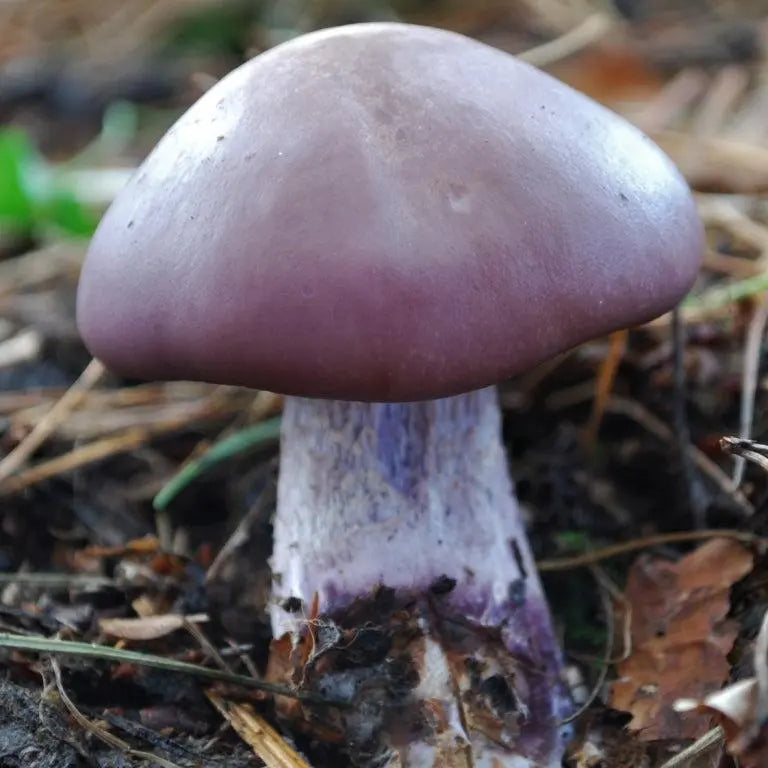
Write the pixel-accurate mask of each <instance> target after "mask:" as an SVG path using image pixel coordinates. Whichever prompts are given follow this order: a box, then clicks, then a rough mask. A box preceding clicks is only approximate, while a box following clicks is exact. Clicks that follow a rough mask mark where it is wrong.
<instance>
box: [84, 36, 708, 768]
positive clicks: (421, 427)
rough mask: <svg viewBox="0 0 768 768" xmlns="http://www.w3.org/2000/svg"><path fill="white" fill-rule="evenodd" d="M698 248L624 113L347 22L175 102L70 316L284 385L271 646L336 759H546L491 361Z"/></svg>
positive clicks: (186, 362)
mask: <svg viewBox="0 0 768 768" xmlns="http://www.w3.org/2000/svg"><path fill="white" fill-rule="evenodd" d="M701 251H702V231H701V225H700V222H699V220H698V218H697V215H696V211H695V207H694V204H693V201H692V199H691V196H690V193H689V190H688V188H687V186H686V184H685V183H684V181H683V180H682V178H681V177H680V176H679V174H678V173H677V172H676V170H675V169H674V167H673V166H672V164H671V162H670V161H669V160H668V159H667V158H666V157H665V156H664V155H663V154H662V152H661V151H660V150H659V149H658V148H657V147H656V146H655V145H654V144H653V143H652V142H651V141H650V140H649V139H648V138H646V137H645V136H644V135H643V134H641V133H640V132H639V131H638V130H636V129H635V128H634V127H632V126H631V125H629V124H628V123H627V122H625V121H624V120H622V119H620V118H619V117H617V116H615V115H614V114H612V113H610V112H609V111H607V110H606V109H604V108H603V107H601V106H599V105H597V104H595V103H594V102H592V101H590V100H588V99H587V98H585V97H584V96H582V95H580V94H578V93H576V92H575V91H573V90H572V89H570V88H568V87H567V86H565V85H563V84H561V83H559V82H557V81H556V80H554V79H553V78H551V77H549V76H548V75H546V74H543V73H541V72H539V71H537V70H535V69H533V68H532V67H530V66H528V65H526V64H524V63H522V62H520V61H518V60H517V59H515V58H514V57H512V56H510V55H508V54H506V53H503V52H501V51H499V50H495V49H493V48H491V47H488V46H486V45H483V44H481V43H479V42H476V41H473V40H470V39H468V38H465V37H463V36H461V35H458V34H454V33H451V32H447V31H442V30H437V29H429V28H424V27H418V26H411V25H405V24H398V23H376V24H361V25H351V26H347V27H340V28H335V29H326V30H323V31H319V32H314V33H311V34H308V35H304V36H302V37H299V38H297V39H294V40H291V41H289V42H287V43H285V44H282V45H280V46H278V47H276V48H273V49H272V50H269V51H267V52H266V53H263V54H261V55H260V56H257V57H256V58H255V59H253V60H251V61H249V62H248V63H246V64H244V65H243V66H241V67H239V68H238V69H236V70H235V71H234V72H232V73H231V74H229V75H228V76H227V77H225V78H224V79H223V80H222V81H221V82H219V83H218V84H216V85H215V86H214V87H212V88H211V89H210V90H209V91H208V92H207V93H206V94H205V95H204V96H203V97H202V98H201V99H200V100H199V101H198V102H197V103H196V104H195V105H193V106H192V107H191V109H190V110H189V111H188V112H187V113H186V114H185V115H184V116H182V117H181V119H180V120H179V121H178V122H177V123H176V125H175V126H174V127H173V128H172V129H171V130H170V131H169V133H168V134H167V135H166V136H165V137H164V138H163V139H162V141H161V142H160V143H159V145H158V146H157V148H156V149H155V150H154V151H153V152H152V153H151V155H150V156H149V158H148V159H147V160H146V161H145V162H144V163H143V165H142V166H141V167H140V168H139V170H138V171H137V173H136V174H135V176H134V177H133V179H132V181H131V182H130V183H129V184H128V186H127V187H126V188H125V189H124V190H123V191H122V192H121V194H120V195H119V196H118V198H117V199H116V200H115V202H114V203H113V205H112V207H111V208H110V209H109V211H108V212H107V213H106V215H105V216H104V218H103V220H102V222H101V225H100V227H99V229H98V232H97V233H96V235H95V237H94V239H93V242H92V244H91V247H90V251H89V253H88V257H87V259H86V262H85V265H84V268H83V273H82V278H81V283H80V288H79V295H78V324H79V328H80V330H81V332H82V336H83V338H84V340H85V342H86V344H87V345H88V347H89V349H90V350H91V352H92V353H93V354H94V355H96V356H97V357H99V358H101V359H102V360H103V361H104V362H105V363H106V364H107V365H109V366H110V367H111V368H113V369H114V370H115V371H118V372H122V373H124V374H128V375H130V376H133V377H141V378H159V379H176V378H187V379H197V380H203V381H211V382H219V383H226V384H236V385H244V386H247V387H254V388H261V389H268V390H272V391H276V392H280V393H284V394H286V395H287V396H288V397H287V398H286V400H285V406H284V413H283V426H282V440H281V464H280V479H279V486H278V503H277V510H276V514H275V520H274V552H273V556H272V569H273V577H274V589H273V592H274V601H273V604H272V607H271V619H272V625H273V630H274V634H275V637H276V638H281V637H282V636H284V634H285V633H292V637H293V643H294V645H293V646H289V647H288V650H286V646H285V645H282V646H281V645H278V641H276V642H275V644H274V647H275V651H274V653H275V654H277V653H278V651H279V652H280V653H283V656H284V658H282V663H283V666H284V665H285V664H286V663H288V664H290V663H295V664H296V665H298V667H300V669H298V672H297V674H296V675H294V676H293V678H292V679H294V681H298V680H300V682H301V684H302V685H304V686H305V687H313V688H314V689H316V690H320V691H324V692H326V693H329V694H330V693H333V694H334V695H335V696H336V697H339V696H341V697H346V698H348V699H349V701H350V702H354V704H355V706H354V707H353V708H352V709H350V710H344V711H343V712H341V713H340V714H339V715H338V716H337V717H336V720H334V723H335V727H336V728H337V729H339V731H338V733H340V734H341V735H340V736H339V738H340V740H341V741H342V743H343V744H344V746H343V747H342V748H340V749H341V750H342V752H344V753H345V755H346V757H345V759H347V760H349V761H350V762H351V763H352V764H354V765H363V764H368V763H366V760H370V761H374V760H378V762H377V763H376V764H377V765H408V766H426V765H430V766H431V765H435V766H458V765H461V766H464V765H467V766H468V765H477V766H480V765H483V766H485V765H488V766H490V765H495V766H514V767H515V768H519V767H520V766H529V765H530V766H534V765H535V766H555V765H559V764H560V759H561V754H562V750H563V741H564V739H565V738H566V737H567V729H566V728H564V727H563V726H562V725H561V718H562V717H563V715H564V714H565V713H566V712H567V711H568V710H569V704H568V697H567V694H566V692H565V691H564V687H563V685H562V683H561V662H560V656H559V653H558V650H557V644H556V642H555V639H554V634H553V630H552V626H551V622H550V616H549V612H548V608H547V604H546V601H545V597H544V595H543V592H542V587H541V584H540V582H539V579H538V576H537V573H536V567H535V564H534V561H533V559H532V556H531V552H530V549H529V547H528V544H527V541H526V533H525V528H524V524H523V520H522V518H521V513H520V509H519V507H518V505H517V502H516V499H515V495H514V491H513V486H512V482H511V480H510V476H509V472H508V467H507V458H506V456H505V451H504V447H503V445H502V442H501V439H500V423H501V417H500V410H499V405H498V402H497V397H496V393H495V390H494V388H493V387H494V385H495V384H497V383H498V382H499V381H501V380H503V379H506V378H507V377H509V376H512V375H513V374H516V373H518V372H521V371H523V370H525V369H529V368H531V367H532V366H535V365H536V364H538V363H540V362H542V361H544V360H546V359H548V358H551V357H553V356H554V355H556V354H558V353H560V352H562V351H564V350H567V349H569V348H571V347H573V346H575V345H577V344H579V343H581V342H583V341H586V340H588V339H591V338H594V337H597V336H600V335H602V334H605V333H607V332H609V331H611V330H614V329H617V328H623V327H628V326H630V325H633V324H637V323H642V322H644V321H647V320H649V319H651V318H653V317H655V316H657V315H659V314H661V313H663V312H664V311H666V310H668V309H669V308H671V307H672V306H673V305H674V304H675V303H676V302H677V301H678V300H679V299H680V298H681V297H682V296H683V295H684V294H685V292H686V291H687V290H688V288H689V287H690V285H691V283H692V281H693V280H694V278H695V275H696V273H697V269H698V266H699V260H700V254H701ZM280 649H282V650H280ZM297 659H298V661H297ZM275 666H279V665H275ZM294 671H296V670H294ZM297 684H298V683H297ZM302 711H303V712H304V714H305V715H306V716H307V724H305V728H309V727H310V724H311V722H314V721H313V720H312V717H317V716H318V715H317V712H315V713H314V714H313V713H309V714H307V712H306V708H304V709H303V710H302ZM290 713H292V714H291V717H294V718H296V717H298V715H297V714H296V708H293V709H291V710H290ZM285 715H286V717H288V710H286V712H285ZM494 760H495V762H494ZM398 761H399V762H398ZM371 764H373V762H371Z"/></svg>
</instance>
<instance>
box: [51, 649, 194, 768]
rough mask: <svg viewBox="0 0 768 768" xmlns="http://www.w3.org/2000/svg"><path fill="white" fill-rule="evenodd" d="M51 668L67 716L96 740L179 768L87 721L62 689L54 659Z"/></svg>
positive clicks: (164, 766) (124, 751) (134, 754)
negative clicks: (67, 711)
mask: <svg viewBox="0 0 768 768" xmlns="http://www.w3.org/2000/svg"><path fill="white" fill-rule="evenodd" d="M51 667H52V668H53V674H54V676H55V677H56V688H57V689H58V691H59V697H60V698H61V701H62V702H63V704H64V706H65V707H66V708H67V710H69V714H70V715H72V717H73V719H74V720H75V721H76V722H77V724H78V725H79V726H80V727H81V728H82V729H83V730H85V731H88V733H92V734H93V735H94V736H95V737H96V738H97V739H99V740H100V741H103V742H104V743H105V744H107V745H108V746H110V747H112V748H113V749H117V750H119V751H121V752H123V753H125V754H126V755H129V756H130V757H135V758H136V759H138V760H148V761H150V762H152V763H156V764H157V765H161V766H163V768H181V767H180V766H179V765H178V764H176V763H173V762H171V761H170V760H166V759H165V758H164V757H159V756H158V755H153V754H152V753H151V752H144V751H142V750H140V749H134V748H133V747H132V746H131V745H130V744H129V743H128V742H127V741H124V740H123V739H121V738H120V737H119V736H115V735H114V734H113V733H110V732H109V731H108V730H106V728H102V727H101V726H100V725H97V724H96V723H94V722H93V721H91V720H90V719H88V718H87V717H86V716H85V715H84V714H83V713H82V712H81V711H80V710H79V709H78V708H77V707H76V706H75V703H74V702H73V701H72V699H70V698H69V695H68V694H67V692H66V690H65V689H64V683H63V682H62V679H61V668H60V667H59V663H58V661H56V659H53V658H52V659H51Z"/></svg>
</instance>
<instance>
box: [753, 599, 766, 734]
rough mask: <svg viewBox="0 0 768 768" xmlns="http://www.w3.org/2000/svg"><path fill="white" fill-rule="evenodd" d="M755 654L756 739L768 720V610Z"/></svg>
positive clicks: (764, 616) (762, 623) (756, 642)
mask: <svg viewBox="0 0 768 768" xmlns="http://www.w3.org/2000/svg"><path fill="white" fill-rule="evenodd" d="M754 654H755V656H754V665H755V677H756V678H757V701H756V703H755V718H754V732H753V733H752V739H753V740H756V739H757V736H758V733H759V732H760V730H761V729H762V728H763V726H764V725H765V723H766V722H768V611H766V612H765V614H764V615H763V621H762V622H761V624H760V631H759V632H758V633H757V638H756V640H755V650H754Z"/></svg>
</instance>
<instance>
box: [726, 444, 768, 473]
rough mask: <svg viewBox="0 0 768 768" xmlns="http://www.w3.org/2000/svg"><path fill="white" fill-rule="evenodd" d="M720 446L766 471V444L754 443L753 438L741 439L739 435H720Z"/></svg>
mask: <svg viewBox="0 0 768 768" xmlns="http://www.w3.org/2000/svg"><path fill="white" fill-rule="evenodd" d="M720 448H721V450H723V451H724V452H725V453H732V454H733V455H734V456H739V457H741V458H743V459H746V460H747V461H751V462H752V463H753V464H757V466H758V467H760V468H761V469H762V470H764V471H765V472H768V445H763V444H762V443H756V442H755V441H754V440H742V439H741V438H739V437H721V438H720Z"/></svg>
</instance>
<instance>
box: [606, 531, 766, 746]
mask: <svg viewBox="0 0 768 768" xmlns="http://www.w3.org/2000/svg"><path fill="white" fill-rule="evenodd" d="M752 566H753V557H752V554H751V553H750V552H749V551H748V550H747V549H745V548H744V547H743V546H742V545H740V544H738V543H737V542H735V541H732V540H729V539H712V540H711V541H709V542H707V543H706V544H704V545H702V546H701V547H699V548H698V549H696V550H695V551H694V552H692V553H691V554H690V555H688V556H687V557H684V558H683V559H682V560H680V561H679V562H677V563H673V562H670V561H668V560H664V559H661V558H654V557H649V556H644V557H640V558H638V560H637V561H635V563H634V565H633V566H632V569H631V571H630V574H629V582H628V584H627V590H626V598H627V600H628V602H629V604H630V605H631V607H632V653H631V654H630V656H629V658H627V659H626V661H623V662H622V663H621V664H619V665H618V673H619V679H618V680H617V681H616V682H615V683H614V685H613V688H612V693H611V705H612V706H613V707H615V708H616V709H620V710H623V711H626V712H630V713H631V714H632V715H633V719H632V722H631V723H630V726H629V727H630V728H631V729H632V730H634V731H638V732H639V736H640V738H641V739H643V740H646V741H652V740H656V739H664V738H671V739H686V738H697V737H699V736H701V735H702V734H703V733H704V732H706V730H707V729H708V727H709V725H708V723H707V722H706V721H705V720H703V719H696V718H686V717H684V716H683V715H682V714H681V713H679V712H677V711H676V710H675V707H674V703H675V701H676V700H678V699H680V698H692V699H695V700H701V699H704V698H705V697H706V696H707V695H708V694H710V693H713V692H714V691H716V690H718V689H719V688H720V687H721V686H722V684H723V683H724V682H725V680H726V679H727V678H728V673H729V665H728V661H727V659H726V655H727V654H728V652H729V651H730V650H731V647H732V645H733V641H734V639H735V637H736V626H735V624H734V623H732V622H730V621H727V620H726V619H725V617H726V615H727V613H728V609H729V590H730V587H731V586H732V585H733V584H734V583H735V582H737V581H738V580H739V579H741V578H743V577H744V576H745V575H746V574H747V573H749V572H750V571H751V570H752Z"/></svg>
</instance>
